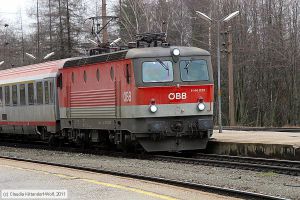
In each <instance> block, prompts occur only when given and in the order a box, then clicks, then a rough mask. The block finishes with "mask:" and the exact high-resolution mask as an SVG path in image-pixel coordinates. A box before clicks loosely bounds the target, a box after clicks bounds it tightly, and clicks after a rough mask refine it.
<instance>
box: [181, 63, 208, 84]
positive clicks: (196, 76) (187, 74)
mask: <svg viewBox="0 0 300 200" xmlns="http://www.w3.org/2000/svg"><path fill="white" fill-rule="evenodd" d="M180 76H181V80H182V81H208V80H209V76H208V68H207V62H206V61H205V60H192V59H190V60H182V61H180Z"/></svg>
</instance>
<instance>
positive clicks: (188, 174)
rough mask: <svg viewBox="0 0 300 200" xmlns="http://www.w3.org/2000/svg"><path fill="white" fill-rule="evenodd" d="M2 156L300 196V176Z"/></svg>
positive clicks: (38, 153) (15, 152)
mask: <svg viewBox="0 0 300 200" xmlns="http://www.w3.org/2000/svg"><path fill="white" fill-rule="evenodd" d="M0 155H1V156H10V157H16V158H23V159H32V160H39V161H48V162H54V163H59V164H68V165H76V166H82V167H92V168H98V169H105V170H112V171H118V172H128V173H133V174H138V175H145V176H155V177H163V178H169V179H175V180H183V181H189V182H194V183H201V184H208V185H214V186H220V187H227V188H232V189H239V190H246V191H251V192H258V193H263V194H267V195H273V196H279V197H284V198H289V199H300V177H299V176H289V175H282V174H276V173H273V172H255V171H249V170H240V169H229V168H222V167H211V166H201V165H194V164H182V163H174V162H165V161H149V160H140V159H129V158H118V157H109V156H98V155H90V154H82V153H69V152H60V151H49V150H40V149H27V148H12V147H5V146H0Z"/></svg>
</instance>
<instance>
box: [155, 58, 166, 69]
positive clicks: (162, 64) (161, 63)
mask: <svg viewBox="0 0 300 200" xmlns="http://www.w3.org/2000/svg"><path fill="white" fill-rule="evenodd" d="M156 60H157V62H159V64H160V65H161V66H163V68H165V70H167V71H169V67H168V66H167V65H166V64H165V63H164V62H163V61H161V60H160V59H158V58H157V59H156Z"/></svg>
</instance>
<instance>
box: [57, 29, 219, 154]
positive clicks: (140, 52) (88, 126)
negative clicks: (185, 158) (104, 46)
mask: <svg viewBox="0 0 300 200" xmlns="http://www.w3.org/2000/svg"><path fill="white" fill-rule="evenodd" d="M161 38H163V37H162V35H160V34H145V35H140V39H139V40H138V42H137V45H136V48H131V49H128V50H123V51H118V52H112V53H105V54H102V55H96V56H91V57H86V58H77V59H73V60H70V61H66V62H65V64H64V66H63V67H62V68H61V69H60V70H59V73H60V78H59V79H60V81H59V82H60V83H61V85H58V87H59V89H58V96H59V108H60V123H61V129H62V130H64V133H65V134H66V135H67V137H68V138H69V139H70V138H73V139H75V140H76V138H78V137H79V138H81V139H82V140H86V138H87V140H88V141H93V142H101V140H102V141H103V140H104V141H110V142H111V143H112V144H116V145H118V146H121V147H124V146H125V147H126V146H128V145H130V144H134V143H137V144H140V145H141V146H142V147H143V148H144V149H145V150H146V151H148V152H151V151H184V150H196V149H204V148H206V144H207V142H208V139H209V137H210V136H211V133H212V129H213V120H212V117H213V90H214V88H213V76H212V67H211V60H210V54H209V53H208V52H207V51H205V50H203V49H199V48H196V47H181V46H169V45H168V44H167V43H165V41H164V40H163V39H161ZM143 42H144V43H146V45H145V46H146V47H143V48H141V43H143Z"/></svg>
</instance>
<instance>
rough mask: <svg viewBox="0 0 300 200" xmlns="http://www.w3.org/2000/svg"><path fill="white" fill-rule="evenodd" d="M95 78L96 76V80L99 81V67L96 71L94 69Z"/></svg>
mask: <svg viewBox="0 0 300 200" xmlns="http://www.w3.org/2000/svg"><path fill="white" fill-rule="evenodd" d="M96 78H97V81H98V82H99V81H100V72H99V69H97V71H96Z"/></svg>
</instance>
